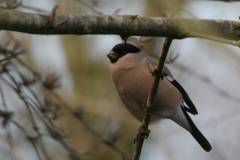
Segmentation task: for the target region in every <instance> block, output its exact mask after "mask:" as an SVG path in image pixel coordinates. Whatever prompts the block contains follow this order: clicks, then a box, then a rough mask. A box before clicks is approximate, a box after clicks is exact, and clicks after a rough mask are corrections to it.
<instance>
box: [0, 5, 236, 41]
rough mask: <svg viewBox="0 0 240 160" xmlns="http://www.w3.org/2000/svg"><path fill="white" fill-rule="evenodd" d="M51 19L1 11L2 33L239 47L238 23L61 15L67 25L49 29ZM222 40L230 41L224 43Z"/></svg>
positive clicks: (125, 16) (58, 18)
mask: <svg viewBox="0 0 240 160" xmlns="http://www.w3.org/2000/svg"><path fill="white" fill-rule="evenodd" d="M49 18H50V15H46V14H33V13H24V12H19V11H12V10H4V9H1V10H0V30H9V31H18V32H25V33H30V34H47V35H48V34H76V35H85V34H110V35H112V34H116V35H122V36H124V37H128V36H153V37H171V38H174V39H182V38H188V37H195V38H204V39H210V40H214V41H218V42H222V43H227V44H231V45H236V46H240V42H239V39H240V22H237V21H230V20H204V19H186V18H179V17H137V15H81V14H59V15H56V16H55V19H54V22H60V21H62V20H64V19H68V21H67V22H66V23H65V24H63V25H60V26H58V27H50V26H49V25H47V22H48V21H49ZM209 36H211V37H209ZM216 38H218V39H216ZM223 38H224V39H227V40H228V41H227V42H226V41H224V40H222V39H223Z"/></svg>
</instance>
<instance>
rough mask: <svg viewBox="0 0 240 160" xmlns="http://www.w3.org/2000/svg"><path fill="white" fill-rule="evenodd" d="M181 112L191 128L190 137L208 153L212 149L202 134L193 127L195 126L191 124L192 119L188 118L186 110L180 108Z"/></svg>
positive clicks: (183, 107) (182, 107)
mask: <svg viewBox="0 0 240 160" xmlns="http://www.w3.org/2000/svg"><path fill="white" fill-rule="evenodd" d="M181 109H182V112H183V114H184V115H185V117H186V119H187V121H188V124H189V126H190V127H191V129H192V131H191V132H190V133H191V135H192V136H193V137H194V138H195V139H196V141H197V142H198V143H199V144H200V145H201V146H202V148H203V149H204V150H205V151H207V152H209V151H210V150H211V149H212V147H211V145H210V143H209V142H208V140H207V139H206V138H205V137H204V136H203V135H202V133H201V132H200V131H199V130H198V129H197V127H196V126H195V124H194V123H193V121H192V119H191V118H190V116H189V115H188V114H187V112H186V111H187V110H186V107H185V106H181Z"/></svg>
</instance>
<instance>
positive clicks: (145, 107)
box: [143, 104, 155, 114]
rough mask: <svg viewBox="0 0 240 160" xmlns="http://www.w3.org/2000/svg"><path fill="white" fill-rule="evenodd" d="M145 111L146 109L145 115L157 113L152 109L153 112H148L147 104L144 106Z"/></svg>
mask: <svg viewBox="0 0 240 160" xmlns="http://www.w3.org/2000/svg"><path fill="white" fill-rule="evenodd" d="M143 109H144V112H145V114H152V113H154V112H155V110H154V108H152V110H151V111H147V105H146V104H144V105H143Z"/></svg>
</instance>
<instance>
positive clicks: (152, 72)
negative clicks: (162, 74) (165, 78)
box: [147, 62, 157, 77]
mask: <svg viewBox="0 0 240 160" xmlns="http://www.w3.org/2000/svg"><path fill="white" fill-rule="evenodd" d="M147 65H148V70H149V72H148V74H149V75H150V76H151V77H153V76H154V75H155V74H156V71H157V68H153V71H152V69H151V68H150V64H149V62H147ZM153 67H155V65H153Z"/></svg>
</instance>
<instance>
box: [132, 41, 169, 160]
mask: <svg viewBox="0 0 240 160" xmlns="http://www.w3.org/2000/svg"><path fill="white" fill-rule="evenodd" d="M171 43H172V39H171V38H168V37H166V38H165V41H164V43H163V47H162V50H161V53H160V55H159V58H158V63H157V66H156V68H155V70H154V73H155V74H154V78H153V84H152V88H151V91H150V92H149V95H148V100H147V104H146V113H148V114H145V116H144V119H143V122H142V126H141V129H140V133H145V134H146V133H148V126H149V123H150V119H151V114H150V113H152V112H153V111H154V102H155V98H156V95H157V91H158V85H159V81H160V78H161V76H162V69H163V65H164V62H165V59H166V57H167V53H168V50H169V47H170V45H171ZM143 142H144V138H143V137H142V136H138V135H137V140H136V146H135V150H134V153H133V158H132V160H138V159H139V157H140V154H141V150H142V146H143Z"/></svg>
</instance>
